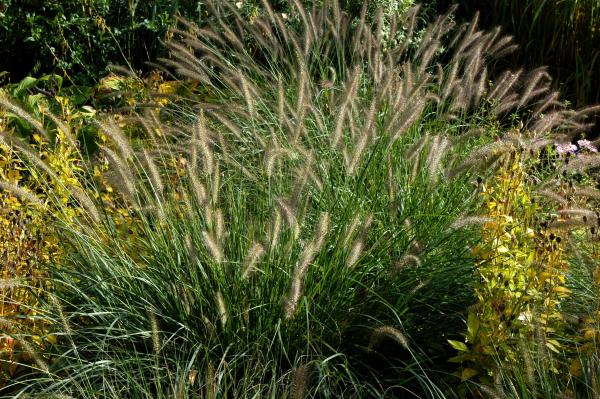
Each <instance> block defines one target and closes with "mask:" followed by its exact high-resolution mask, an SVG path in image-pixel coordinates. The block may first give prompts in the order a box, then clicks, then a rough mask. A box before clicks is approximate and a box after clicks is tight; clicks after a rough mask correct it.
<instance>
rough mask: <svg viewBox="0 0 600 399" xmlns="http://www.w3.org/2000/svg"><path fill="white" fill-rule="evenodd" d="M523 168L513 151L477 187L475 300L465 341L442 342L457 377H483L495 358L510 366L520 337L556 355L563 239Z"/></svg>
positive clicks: (562, 286) (563, 291)
mask: <svg viewBox="0 0 600 399" xmlns="http://www.w3.org/2000/svg"><path fill="white" fill-rule="evenodd" d="M523 163H524V162H522V160H521V158H520V156H519V155H518V154H514V153H513V154H512V155H511V156H510V158H508V159H506V160H505V161H504V162H503V163H502V166H501V167H500V168H499V170H498V172H497V174H496V175H495V176H494V177H493V179H491V181H490V182H489V184H483V185H482V187H481V198H482V203H483V214H484V215H483V216H485V217H486V218H488V221H487V222H486V223H485V224H484V225H483V227H482V229H481V243H480V244H479V245H478V246H477V247H476V248H474V255H475V256H476V258H477V260H478V261H477V265H476V274H477V278H478V282H477V283H476V284H475V296H476V300H477V303H476V305H475V306H474V307H473V308H472V310H471V311H470V312H469V315H468V322H467V333H466V334H465V335H466V343H463V342H457V341H450V343H451V345H452V346H454V347H455V348H456V349H457V350H458V351H459V352H460V354H459V356H456V357H454V358H453V359H452V361H454V362H460V363H462V364H463V365H464V366H465V367H464V368H463V369H462V370H461V378H462V379H463V380H466V379H469V378H471V377H473V376H475V375H479V376H480V377H482V378H483V379H485V378H486V374H487V375H489V374H491V373H492V371H491V370H492V369H493V368H494V367H495V365H496V362H497V360H498V359H499V360H500V361H515V360H516V359H517V358H518V348H517V344H518V342H519V341H520V340H522V339H528V340H529V339H537V341H538V343H539V344H540V345H544V346H545V347H547V348H548V349H550V350H552V351H558V347H559V343H558V342H557V341H556V340H555V339H552V336H553V333H554V332H555V327H556V324H557V322H558V321H560V320H561V319H562V317H561V314H560V309H559V305H560V303H561V300H562V299H563V298H564V297H566V296H568V294H569V290H568V289H567V288H566V287H565V284H564V283H565V271H566V269H567V267H568V264H567V262H566V261H565V260H564V256H563V252H564V248H563V246H564V243H563V240H562V238H561V237H560V235H559V234H558V232H557V231H555V230H553V229H552V228H551V227H549V223H548V220H549V219H550V215H549V214H548V213H546V212H544V210H543V209H542V208H541V206H540V205H539V204H538V202H537V201H536V200H535V198H534V197H533V195H532V188H531V186H530V184H529V183H528V175H527V173H526V172H525V169H524V165H523Z"/></svg>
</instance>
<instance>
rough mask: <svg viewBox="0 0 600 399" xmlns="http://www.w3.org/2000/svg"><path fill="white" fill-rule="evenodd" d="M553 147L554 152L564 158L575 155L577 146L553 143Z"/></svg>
mask: <svg viewBox="0 0 600 399" xmlns="http://www.w3.org/2000/svg"><path fill="white" fill-rule="evenodd" d="M554 146H555V147H556V152H558V155H559V156H561V157H564V156H566V155H567V154H575V152H576V151H577V146H576V145H575V144H571V143H565V144H558V143H554Z"/></svg>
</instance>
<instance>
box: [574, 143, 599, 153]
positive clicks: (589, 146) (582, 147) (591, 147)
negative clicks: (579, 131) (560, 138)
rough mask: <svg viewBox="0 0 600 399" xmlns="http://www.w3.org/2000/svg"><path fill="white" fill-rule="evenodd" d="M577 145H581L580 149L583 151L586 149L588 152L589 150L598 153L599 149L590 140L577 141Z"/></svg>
mask: <svg viewBox="0 0 600 399" xmlns="http://www.w3.org/2000/svg"><path fill="white" fill-rule="evenodd" d="M577 144H578V145H579V148H581V149H582V150H583V149H584V148H585V149H586V150H588V151H590V152H598V149H597V148H596V147H594V145H593V144H592V142H591V141H589V140H577Z"/></svg>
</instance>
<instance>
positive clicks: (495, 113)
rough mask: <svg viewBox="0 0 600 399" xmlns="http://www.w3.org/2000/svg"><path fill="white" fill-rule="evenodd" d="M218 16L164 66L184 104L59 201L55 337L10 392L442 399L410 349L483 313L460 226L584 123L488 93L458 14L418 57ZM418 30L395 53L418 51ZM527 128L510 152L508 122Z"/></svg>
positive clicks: (336, 12)
mask: <svg viewBox="0 0 600 399" xmlns="http://www.w3.org/2000/svg"><path fill="white" fill-rule="evenodd" d="M207 6H208V9H209V10H210V15H211V18H209V19H208V20H207V22H206V24H204V25H202V26H198V25H196V24H194V23H191V22H189V21H186V20H181V21H179V26H178V27H177V29H174V30H173V32H172V39H171V40H170V41H168V42H167V43H166V46H167V47H168V49H169V50H170V57H169V58H165V59H163V60H161V62H162V68H163V73H165V74H172V75H173V76H179V78H180V79H181V81H180V84H181V86H183V87H184V88H185V90H183V89H182V91H181V92H182V93H184V94H181V95H176V94H175V93H171V94H170V95H169V96H165V95H164V94H165V93H155V94H154V96H153V97H154V99H155V100H156V101H155V102H152V103H150V104H144V105H141V106H139V107H138V108H137V109H132V110H129V111H130V113H129V114H128V115H125V116H124V115H115V114H108V115H101V116H99V118H98V121H97V126H98V130H99V134H98V136H99V137H100V138H101V140H100V142H99V150H98V153H97V154H95V156H94V157H83V156H82V157H81V158H82V166H81V169H82V172H81V175H82V179H81V180H80V181H81V187H82V191H83V193H84V194H87V195H86V196H83V195H80V194H81V192H80V191H78V190H73V188H72V187H71V185H64V186H65V187H64V188H65V189H66V190H67V191H66V193H68V194H69V197H68V199H67V201H66V202H67V204H69V206H73V207H74V208H75V209H76V210H77V212H76V214H75V215H74V217H73V218H66V217H62V216H60V215H62V214H59V217H57V219H58V220H56V223H55V224H53V225H54V226H57V227H58V228H57V232H58V233H59V237H60V239H61V243H62V244H63V246H64V248H65V254H64V255H63V256H62V257H61V260H60V261H57V262H54V263H53V264H52V265H51V268H50V270H49V273H50V274H49V276H50V279H49V280H50V281H51V283H52V287H53V293H54V295H53V296H52V297H51V298H50V299H52V300H47V301H46V302H47V304H46V305H47V307H46V308H43V307H42V310H41V314H43V318H46V319H48V320H52V321H53V322H54V323H55V324H56V325H59V326H62V330H64V331H62V333H61V337H60V339H59V340H58V343H57V346H56V347H55V348H53V349H52V350H51V351H49V352H50V353H51V354H52V355H53V357H54V361H53V362H51V363H50V364H49V368H48V370H47V372H44V373H37V374H36V373H34V372H32V373H30V374H29V375H27V376H26V377H24V378H22V379H19V380H15V381H14V382H13V383H12V384H11V385H10V386H9V387H8V388H7V389H13V390H14V391H17V390H19V392H21V393H31V394H33V393H36V394H39V393H42V394H48V395H68V396H73V397H94V398H96V397H114V398H117V397H148V396H152V397H173V396H176V397H195V396H206V397H221V396H230V397H238V396H243V397H247V396H257V397H258V396H259V397H290V396H291V397H300V396H303V395H312V396H319V397H341V396H352V395H353V396H359V397H367V396H384V395H388V394H389V395H393V396H398V397H401V396H402V395H405V394H406V393H407V392H417V394H421V393H422V394H423V395H424V396H428V397H443V396H444V395H443V393H442V391H441V389H440V388H439V387H438V386H437V385H436V383H435V382H434V379H435V376H434V375H432V373H431V372H430V371H429V370H428V369H430V368H431V363H430V362H429V358H428V356H427V355H430V356H440V352H435V351H434V352H430V353H425V352H424V351H423V350H420V349H419V345H417V342H418V340H419V339H422V338H420V335H422V337H426V338H427V339H431V342H433V343H435V342H436V341H438V342H439V341H440V338H439V337H440V336H441V334H443V333H447V331H441V330H444V329H445V328H446V326H447V325H444V324H443V323H440V322H439V321H440V319H445V320H446V322H447V323H455V324H456V323H457V322H459V317H458V316H457V315H458V314H459V312H460V311H461V310H463V309H464V308H465V307H466V306H468V304H469V303H470V302H471V300H472V292H471V289H470V286H469V284H470V282H471V276H472V267H473V259H472V254H471V251H470V247H471V246H473V245H475V243H476V241H477V234H476V233H475V231H474V230H472V229H461V228H458V227H460V220H461V218H463V217H464V215H469V214H472V213H473V211H474V209H475V208H476V207H477V203H478V200H479V198H478V195H477V193H476V191H474V187H473V184H472V180H473V173H474V171H476V172H477V173H478V174H480V175H482V176H487V175H488V174H489V171H490V168H491V167H494V166H497V165H499V163H498V161H499V159H500V158H501V157H502V154H503V153H508V152H511V151H513V149H514V148H517V147H518V148H524V149H526V151H525V152H524V153H525V154H528V153H529V150H531V151H535V150H537V149H539V148H544V147H545V146H546V145H548V143H553V142H555V141H557V140H559V137H557V135H558V134H561V135H562V136H561V137H560V139H562V138H564V137H567V136H568V135H569V134H574V129H581V128H583V127H585V116H586V112H587V110H583V111H580V112H576V111H572V110H568V109H566V108H564V107H562V106H560V105H559V104H556V103H554V102H553V100H552V99H553V98H554V97H553V94H552V93H549V92H548V87H549V86H548V82H547V77H546V75H545V74H543V73H540V72H539V71H538V72H537V73H534V74H531V75H529V76H528V75H525V74H522V73H516V74H506V75H504V78H503V79H500V80H499V81H497V82H496V83H490V82H489V81H488V76H487V72H486V71H487V67H486V63H487V61H488V60H490V59H493V58H494V57H495V56H500V55H502V53H505V52H507V51H509V50H511V49H512V46H511V44H510V42H509V41H508V40H506V39H502V38H501V37H500V35H499V32H498V31H494V32H491V33H485V32H481V31H479V30H478V29H477V26H476V24H475V23H471V24H466V25H463V26H461V27H456V26H454V23H453V22H452V19H451V18H450V16H449V15H445V16H440V17H439V18H438V19H437V20H436V21H435V22H434V23H432V24H431V25H430V26H429V27H428V28H427V29H426V30H425V31H424V32H422V35H420V39H419V41H418V43H419V45H417V46H414V45H410V46H409V45H408V43H409V40H408V39H407V41H406V42H399V43H397V44H394V45H392V46H390V45H389V43H388V45H386V46H384V45H382V42H381V40H382V37H383V35H382V34H381V30H382V29H383V27H382V26H381V25H375V26H374V27H371V26H369V25H368V24H367V23H366V16H365V13H366V11H365V12H364V13H363V15H362V17H361V19H360V20H358V21H352V20H351V19H350V18H349V17H348V16H347V15H346V14H344V13H342V12H341V10H340V8H339V5H338V4H337V2H336V1H331V2H327V4H325V5H324V6H323V8H314V9H312V10H307V9H305V8H303V7H302V6H301V5H300V4H299V2H295V6H294V7H293V12H292V13H290V16H289V18H291V19H292V21H293V22H294V23H293V24H289V25H288V22H286V21H287V20H286V19H284V18H283V16H282V15H280V14H278V13H275V12H274V11H273V9H272V8H271V7H270V4H269V2H267V1H265V2H263V7H264V16H263V17H256V18H253V19H252V21H247V20H245V19H244V18H243V17H242V16H240V15H239V13H238V10H237V8H236V7H235V6H234V5H232V4H229V3H222V2H208V3H207ZM365 10H366V7H365ZM417 17H418V9H417V8H412V9H410V10H409V11H407V12H406V13H405V14H403V15H402V16H400V17H398V18H392V20H391V21H388V22H390V24H389V27H390V30H391V32H394V30H397V31H402V32H403V34H404V35H406V37H407V38H414V37H415V35H416V33H415V31H414V28H415V20H416V18H417ZM232 22H233V23H232ZM386 23H387V22H386ZM294 26H296V27H294ZM298 26H299V28H297V27H298ZM394 36H395V34H394V35H393V34H391V33H390V37H394ZM442 60H443V61H444V62H447V64H446V66H442V65H441V64H440V63H441V62H442ZM166 97H168V100H169V101H168V102H165V101H163V100H165V98H166ZM13 105H14V104H13ZM531 110H533V111H537V113H535V112H534V113H533V115H534V117H531V118H530V119H524V121H523V123H524V129H523V132H522V133H519V134H515V133H506V134H502V131H503V123H505V122H503V120H502V119H499V118H500V117H501V116H502V115H505V114H506V113H508V112H511V111H516V112H518V113H523V115H526V114H527V113H528V111H531ZM31 124H32V125H35V119H33V120H32V122H31ZM482 127H483V129H482ZM493 139H496V140H497V141H494V140H493ZM27 140H28V138H25V139H24V140H23V139H21V141H15V143H16V144H15V145H13V147H15V151H16V152H19V151H21V152H22V148H21V147H19V146H20V144H21V143H22V142H23V141H27ZM27 160H28V163H27V167H28V170H29V171H30V173H37V172H38V171H41V170H50V171H51V170H53V166H52V165H49V164H48V163H47V162H46V160H45V159H41V160H38V159H36V158H33V157H30V158H27ZM19 187H20V186H19ZM79 197H81V198H85V199H89V201H84V200H80V199H79ZM53 201H54V200H53ZM59 203H60V201H59ZM96 213H97V215H96ZM96 216H97V217H96ZM490 218H492V219H493V216H491V217H490ZM119 220H120V222H119ZM486 220H487V219H486ZM463 226H464V224H463ZM536 300H537V297H536ZM56 303H60V306H59V307H57V306H56ZM432 309H433V310H435V311H432ZM448 320H449V321H448ZM440 346H441V344H440ZM438 347H439V346H438ZM434 348H435V345H434ZM14 391H13V392H14Z"/></svg>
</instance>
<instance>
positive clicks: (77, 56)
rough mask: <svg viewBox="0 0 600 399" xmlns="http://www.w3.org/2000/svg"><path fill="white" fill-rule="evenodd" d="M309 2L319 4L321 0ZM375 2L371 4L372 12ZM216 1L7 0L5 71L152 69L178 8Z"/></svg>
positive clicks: (355, 5)
mask: <svg viewBox="0 0 600 399" xmlns="http://www.w3.org/2000/svg"><path fill="white" fill-rule="evenodd" d="M228 1H229V2H230V4H231V5H234V7H235V8H236V9H239V11H240V12H241V13H242V14H243V15H244V16H245V17H246V18H248V19H252V18H255V17H256V16H257V15H259V14H262V7H261V1H260V0H247V1H240V2H235V1H234V0H228ZM303 3H304V4H306V5H307V6H312V5H313V4H315V5H316V4H318V3H320V1H316V2H315V1H313V0H303ZM376 3H377V4H376V5H377V6H381V7H382V8H383V9H384V10H385V12H386V13H388V14H389V13H396V14H397V13H400V12H402V11H404V10H405V9H406V8H407V7H408V6H409V5H411V4H412V1H410V0H402V1H400V0H385V1H378V2H376ZM214 6H216V7H223V3H222V2H219V1H217V2H215V3H214ZM361 6H362V1H357V0H352V1H349V2H347V4H345V5H344V7H345V9H346V10H348V11H351V12H354V13H356V14H354V15H358V14H359V13H360V9H361ZM374 6H375V3H373V4H372V5H371V7H370V9H369V10H370V13H369V15H370V16H371V17H372V16H373V15H374V12H375V8H374ZM209 7H211V5H210V2H204V1H196V0H185V1H170V0H158V1H139V0H83V1H82V0H66V1H64V0H50V1H43V2H39V1H37V0H0V43H2V46H1V48H0V60H2V61H1V62H0V71H4V70H6V71H9V72H10V74H11V76H10V78H11V80H12V81H13V82H15V81H18V80H21V79H23V78H24V77H25V76H27V75H34V76H39V75H45V74H49V73H55V74H58V75H61V76H62V77H64V78H65V79H67V80H68V81H69V82H70V83H74V84H83V85H88V86H89V85H92V84H93V83H94V82H96V81H97V80H98V79H99V78H100V77H102V76H104V75H105V73H106V67H107V66H108V65H109V64H117V65H126V66H127V67H128V68H131V69H133V70H135V71H138V70H144V71H147V70H148V67H147V65H146V64H145V63H146V62H148V61H155V60H156V58H157V57H159V56H162V55H164V47H163V46H162V45H161V44H160V41H161V40H164V39H165V37H166V36H167V35H168V31H169V29H170V28H171V27H173V26H174V25H175V15H176V14H178V15H181V16H183V17H185V18H189V19H191V20H194V21H198V22H204V21H206V20H207V18H208V15H209V13H208V11H207V10H208V8H209ZM273 9H274V10H275V11H276V12H280V13H284V14H290V17H292V15H291V13H290V8H289V3H288V2H287V1H277V2H274V3H273Z"/></svg>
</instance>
